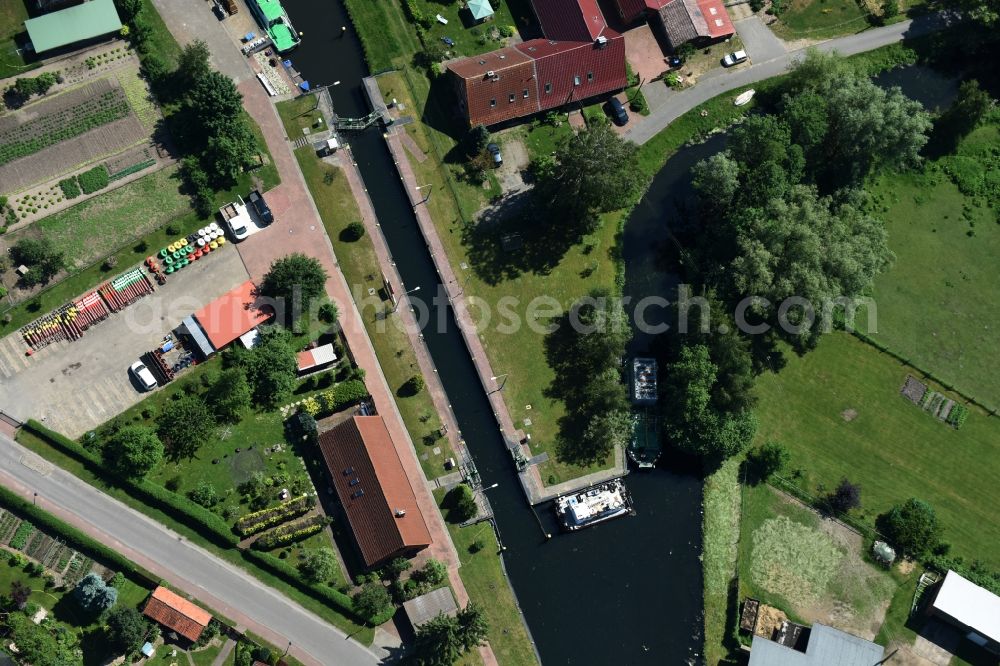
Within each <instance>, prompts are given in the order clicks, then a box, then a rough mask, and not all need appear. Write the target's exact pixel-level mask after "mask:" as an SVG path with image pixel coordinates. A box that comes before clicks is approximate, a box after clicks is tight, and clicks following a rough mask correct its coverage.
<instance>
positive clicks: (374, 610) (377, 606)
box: [351, 581, 392, 621]
mask: <svg viewBox="0 0 1000 666" xmlns="http://www.w3.org/2000/svg"><path fill="white" fill-rule="evenodd" d="M351 601H352V602H353V604H354V611H355V612H356V613H357V614H358V615H360V616H361V617H362V618H364V619H365V620H369V621H370V620H373V619H375V618H377V617H379V616H380V615H382V614H383V613H385V612H386V611H387V610H389V609H390V608H392V597H391V596H390V595H389V591H388V590H387V589H385V585H383V584H382V583H380V582H378V581H370V582H368V583H365V584H364V585H363V586H362V587H361V589H360V590H359V591H358V592H356V593H355V594H354V596H353V597H351Z"/></svg>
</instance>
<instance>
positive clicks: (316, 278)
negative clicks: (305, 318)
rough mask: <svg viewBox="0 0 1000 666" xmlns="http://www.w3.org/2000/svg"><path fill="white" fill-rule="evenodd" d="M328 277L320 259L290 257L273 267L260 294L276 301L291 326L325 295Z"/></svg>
mask: <svg viewBox="0 0 1000 666" xmlns="http://www.w3.org/2000/svg"><path fill="white" fill-rule="evenodd" d="M327 277H328V275H327V272H326V269H325V268H323V266H322V264H320V263H319V261H317V260H316V259H313V258H312V257H307V256H306V255H304V254H299V253H295V254H290V255H288V256H287V257H282V258H281V259H278V260H276V261H275V262H274V263H273V264H271V270H269V271H268V272H267V274H266V275H265V276H264V280H263V281H262V282H261V285H260V293H261V294H262V295H264V296H267V297H269V298H272V299H274V300H275V301H276V304H275V305H276V310H277V311H278V312H279V313H283V318H284V320H285V323H286V324H288V325H291V324H293V323H294V322H295V320H296V319H298V317H299V315H300V314H301V313H302V312H305V311H307V310H308V309H309V302H310V301H311V300H313V299H314V298H317V297H319V295H320V294H322V293H323V292H324V290H325V289H326V279H327ZM279 316H281V315H279Z"/></svg>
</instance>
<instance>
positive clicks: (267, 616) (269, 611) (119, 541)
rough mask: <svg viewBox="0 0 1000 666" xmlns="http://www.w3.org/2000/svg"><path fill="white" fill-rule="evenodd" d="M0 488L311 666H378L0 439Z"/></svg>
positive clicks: (263, 590) (275, 599) (306, 616)
mask: <svg viewBox="0 0 1000 666" xmlns="http://www.w3.org/2000/svg"><path fill="white" fill-rule="evenodd" d="M0 483H2V484H3V485H4V486H5V487H7V488H10V489H11V490H13V491H15V492H18V493H19V494H21V495H22V496H28V497H30V496H31V494H32V493H38V498H37V502H38V505H39V506H40V507H41V508H43V509H45V510H46V511H49V512H51V513H53V514H55V515H57V516H58V517H60V518H61V519H63V520H64V521H66V522H68V523H71V524H73V525H75V526H76V527H78V528H79V529H81V530H83V531H84V532H86V533H88V534H90V535H91V536H92V537H94V538H96V539H97V540H99V541H101V542H103V543H105V544H107V545H108V546H110V547H112V548H114V549H116V550H118V551H119V552H120V553H122V554H123V555H124V556H125V557H129V558H130V559H133V560H134V561H136V562H137V563H138V564H140V565H142V566H144V567H146V568H147V569H149V570H150V571H151V572H153V573H155V574H156V575H159V576H162V577H163V578H164V579H166V580H168V581H170V582H171V584H174V585H176V586H177V587H179V588H180V589H181V590H183V591H184V592H186V593H188V594H191V595H193V596H195V597H197V598H199V599H201V600H202V601H203V602H204V603H206V604H209V605H211V606H213V607H214V608H215V609H216V610H218V611H219V612H220V613H223V614H225V615H226V616H227V617H229V618H230V619H232V620H234V621H236V622H239V623H242V624H244V625H246V626H247V627H248V628H249V629H250V630H251V631H253V632H254V633H257V634H260V635H262V636H264V637H265V638H267V639H268V640H271V641H272V642H274V643H275V644H277V645H279V646H284V645H285V641H291V642H292V645H293V648H292V654H294V655H295V656H296V657H298V658H301V659H302V660H303V661H305V662H306V663H311V664H323V665H326V664H351V665H354V664H377V663H379V658H378V657H377V656H376V655H375V654H374V653H372V652H371V651H369V650H368V649H367V648H365V647H364V646H362V645H360V644H359V643H357V642H356V641H353V640H350V639H349V637H348V636H346V635H345V634H344V632H342V631H340V630H339V629H337V628H336V627H334V626H332V625H330V624H328V623H327V622H325V621H324V620H322V619H320V618H319V617H317V616H316V615H313V614H312V613H310V612H309V611H307V610H305V609H303V608H302V607H300V606H298V605H297V604H295V603H294V602H292V601H290V600H289V599H287V598H285V597H284V596H282V595H281V594H279V593H278V592H277V591H275V590H273V589H271V588H269V587H267V586H266V585H264V584H263V583H261V582H260V581H258V580H257V579H255V578H253V577H252V576H250V575H249V574H248V573H246V572H244V571H242V570H240V569H238V568H237V567H235V566H233V565H231V564H229V563H228V562H224V561H223V560H220V559H219V558H218V557H215V556H214V555H212V554H210V553H209V552H207V551H205V550H203V549H202V548H199V547H198V546H195V545H193V544H191V543H189V542H188V541H186V540H185V539H184V538H183V537H181V536H179V535H177V534H176V533H174V532H172V531H170V530H168V529H167V528H165V527H163V526H162V525H160V524H158V523H156V522H154V521H153V520H151V519H150V518H147V517H146V516H144V515H142V514H140V513H139V512H137V511H134V510H133V509H131V508H129V507H127V506H125V505H124V504H122V503H121V502H119V501H117V500H115V499H112V498H111V497H108V496H107V495H105V494H104V493H102V492H100V491H99V490H97V489H95V488H94V487H92V486H90V485H88V484H86V483H84V482H83V481H81V480H79V479H78V478H76V477H75V476H73V475H72V474H70V473H68V472H65V471H63V470H62V469H60V468H58V467H55V466H53V465H51V464H49V463H47V462H46V461H44V460H42V458H40V457H39V456H37V455H35V454H34V453H32V452H31V451H28V450H27V449H25V448H24V447H22V446H21V445H19V444H17V443H16V442H14V441H13V440H12V439H10V438H9V437H7V436H6V435H3V434H0Z"/></svg>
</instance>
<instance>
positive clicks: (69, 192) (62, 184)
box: [59, 178, 80, 199]
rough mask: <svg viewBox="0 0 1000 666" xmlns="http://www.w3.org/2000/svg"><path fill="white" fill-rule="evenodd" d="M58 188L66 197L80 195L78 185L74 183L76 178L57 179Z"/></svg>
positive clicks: (71, 197)
mask: <svg viewBox="0 0 1000 666" xmlns="http://www.w3.org/2000/svg"><path fill="white" fill-rule="evenodd" d="M59 189H61V190H62V193H63V196H64V197H66V198H67V199H75V198H77V197H78V196H80V186H79V185H77V184H76V178H65V179H63V180H60V181H59Z"/></svg>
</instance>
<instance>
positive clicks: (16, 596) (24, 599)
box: [10, 580, 31, 610]
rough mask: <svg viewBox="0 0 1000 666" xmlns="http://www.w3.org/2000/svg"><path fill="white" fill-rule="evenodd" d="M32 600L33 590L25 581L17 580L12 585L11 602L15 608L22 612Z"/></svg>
mask: <svg viewBox="0 0 1000 666" xmlns="http://www.w3.org/2000/svg"><path fill="white" fill-rule="evenodd" d="M30 598H31V588H30V587H29V586H28V585H26V584H25V583H24V582H23V581H20V580H15V581H13V582H11V584H10V600H11V602H13V604H14V606H15V607H16V608H17V609H18V610H21V609H23V608H24V606H25V605H26V604H27V603H28V599H30Z"/></svg>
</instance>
